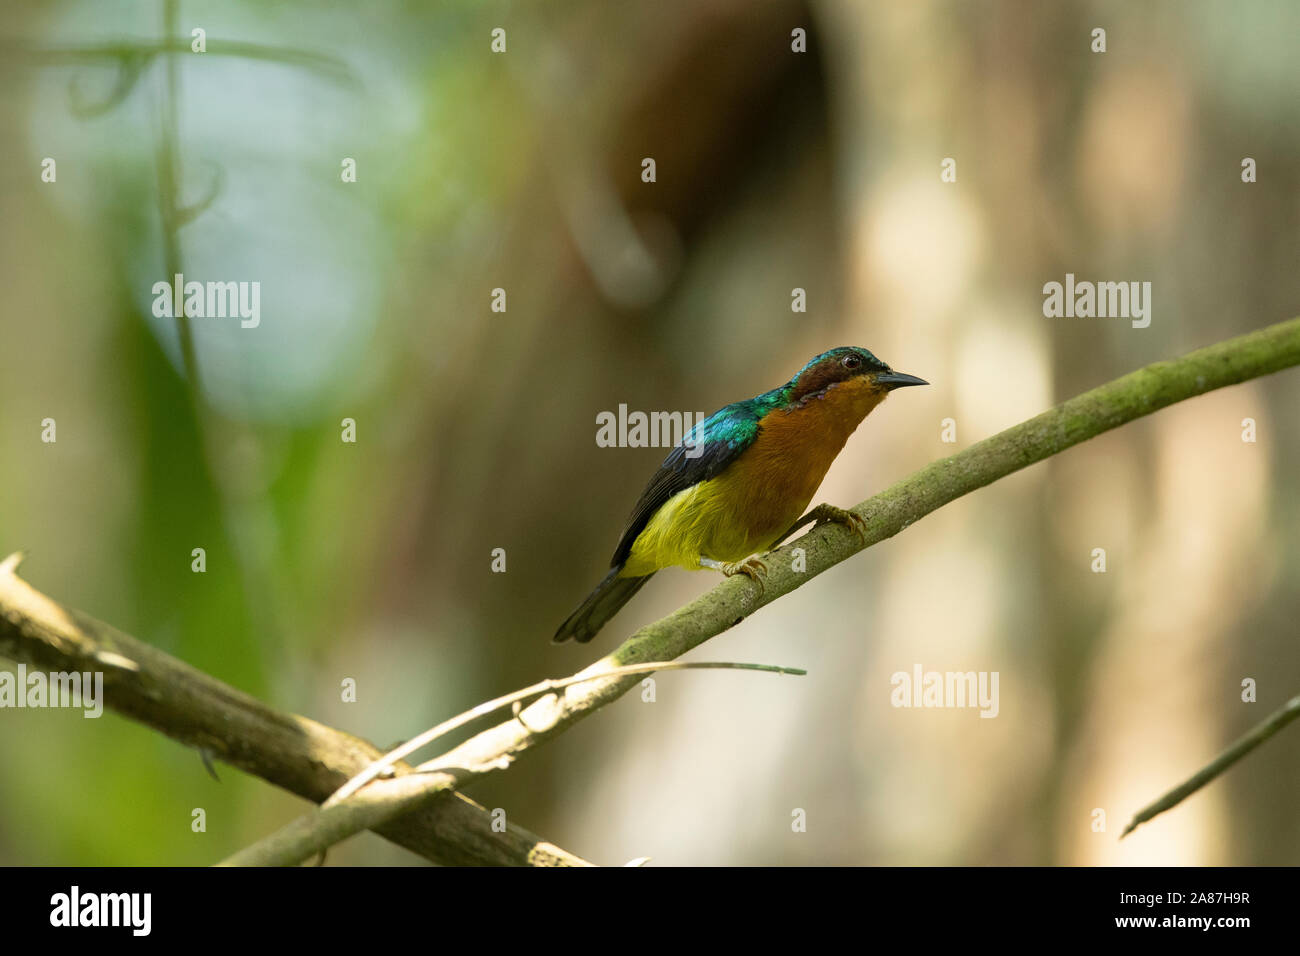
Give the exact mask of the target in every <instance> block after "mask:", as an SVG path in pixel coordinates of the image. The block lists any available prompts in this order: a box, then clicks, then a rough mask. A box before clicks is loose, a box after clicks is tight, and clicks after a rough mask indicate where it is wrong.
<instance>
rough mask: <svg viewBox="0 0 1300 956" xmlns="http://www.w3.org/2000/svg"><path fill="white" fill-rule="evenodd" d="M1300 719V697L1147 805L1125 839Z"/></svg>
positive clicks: (1126, 832)
mask: <svg viewBox="0 0 1300 956" xmlns="http://www.w3.org/2000/svg"><path fill="white" fill-rule="evenodd" d="M1297 717H1300V697H1292V698H1291V699H1290V700H1289V701H1287V702H1286V703H1285V704H1283V705H1282V707H1281V708H1280V709H1278V710H1275V711H1274V712H1273V713H1271V714H1269V715H1268V717H1267V718H1265V720H1264V721H1263V722H1262V723H1259V724H1256V725H1255V726H1254V727H1252V728H1251V729H1250V730H1248V731H1247V732H1246V734H1245V735H1244V736H1243V737H1241V738H1240V739H1239V740H1237V742H1236V743H1234V744H1233V745H1232V746H1231V747H1229V748H1228V749H1227V750H1225V751H1224V752H1223V753H1221V754H1219V756H1217V757H1215V758H1214V759H1213V760H1211V761H1210V762H1209V763H1208V764H1206V765H1205V766H1204V767H1202V768H1201V769H1200V770H1198V771H1197V772H1196V773H1194V774H1192V775H1191V776H1190V777H1188V778H1187V779H1186V780H1184V781H1183V782H1182V783H1180V784H1179V785H1178V786H1176V787H1174V789H1172V790H1170V791H1169V792H1168V793H1166V794H1165V795H1164V796H1162V797H1160V798H1158V799H1157V800H1155V801H1154V802H1153V803H1150V804H1147V806H1145V807H1143V808H1142V809H1141V810H1139V811H1138V812H1137V813H1136V814H1135V815H1134V816H1133V819H1132V820H1130V821H1129V825H1128V826H1126V827H1125V828H1124V832H1123V833H1121V834H1120V835H1119V838H1120V839H1121V840H1122V839H1124V838H1125V837H1126V836H1128V835H1129V834H1130V833H1132V832H1133V831H1134V830H1136V829H1137V828H1138V827H1140V826H1141V825H1142V824H1144V823H1146V822H1147V821H1148V820H1150V819H1151V818H1152V817H1154V816H1157V815H1158V814H1161V813H1164V812H1165V811H1166V810H1168V809H1170V808H1171V807H1176V806H1178V804H1180V803H1182V802H1183V801H1184V800H1186V799H1187V798H1188V797H1190V796H1191V795H1192V794H1194V793H1195V792H1196V791H1197V790H1200V789H1201V787H1203V786H1205V785H1206V784H1207V783H1209V782H1210V781H1211V780H1213V779H1214V778H1215V777H1217V776H1218V775H1219V774H1221V773H1223V772H1224V771H1225V770H1227V769H1228V768H1229V767H1231V766H1232V765H1233V764H1234V763H1236V762H1237V761H1238V760H1240V759H1241V758H1242V757H1244V756H1246V754H1248V753H1250V752H1251V751H1252V750H1254V749H1255V748H1256V747H1258V746H1259V745H1260V744H1262V743H1263V742H1264V741H1266V740H1268V738H1269V737H1272V736H1273V735H1274V734H1275V733H1277V732H1278V731H1279V730H1281V729H1282V728H1283V727H1285V726H1286V725H1287V724H1289V723H1291V721H1293V720H1295V719H1296V718H1297Z"/></svg>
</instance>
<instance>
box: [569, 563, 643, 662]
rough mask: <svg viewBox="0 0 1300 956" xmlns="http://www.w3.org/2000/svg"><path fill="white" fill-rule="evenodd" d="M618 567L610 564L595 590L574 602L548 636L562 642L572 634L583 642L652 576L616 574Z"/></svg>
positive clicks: (619, 568) (594, 634)
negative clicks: (575, 604)
mask: <svg viewBox="0 0 1300 956" xmlns="http://www.w3.org/2000/svg"><path fill="white" fill-rule="evenodd" d="M621 570H622V568H621V567H616V568H612V569H611V570H610V572H609V574H607V575H605V579H604V580H603V581H601V582H600V583H599V584H597V585H596V590H594V591H592V592H591V593H590V594H588V595H587V599H586V600H585V601H583V602H582V603H581V604H579V605H578V608H577V610H575V611H574V612H573V613H572V614H570V615H569V616H568V618H566V619H565V621H564V623H563V624H561V625H560V627H559V629H558V630H557V631H556V632H555V637H553V638H551V640H552V641H553V642H554V643H556V644H563V643H564V642H565V641H567V640H568V639H569V638H573V639H574V640H575V641H577V642H578V643H579V644H585V643H587V642H588V641H589V640H591V639H592V638H593V637H595V636H596V633H597V632H598V631H599V630H600V629H601V628H602V627H604V626H605V622H606V621H608V620H609V619H610V618H611V617H613V616H614V615H615V614H617V613H618V612H619V610H620V609H621V608H622V607H623V605H624V604H626V603H627V602H628V601H630V600H632V595H634V594H636V592H637V591H639V590H641V585H643V584H645V583H646V582H647V581H649V580H650V578H651V577H653V574H647V575H646V576H645V577H642V578H620V577H619V576H618V572H619V571H621Z"/></svg>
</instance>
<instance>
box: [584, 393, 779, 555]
mask: <svg viewBox="0 0 1300 956" xmlns="http://www.w3.org/2000/svg"><path fill="white" fill-rule="evenodd" d="M759 427H760V426H759V411H758V409H757V408H756V407H755V402H754V400H753V399H751V400H749V401H745V402H736V403H735V404H732V405H728V406H727V407H726V408H722V409H719V410H718V411H716V412H714V413H713V414H712V415H710V416H709V417H708V418H706V419H705V420H704V421H702V422H700V423H699V424H698V425H696V426H695V427H694V428H693V429H691V432H690V434H689V435H688V436H687V439H686V441H684V442H682V444H680V445H678V446H677V447H675V448H674V449H673V450H672V451H671V452H669V453H668V457H667V458H665V459H664V462H663V464H662V465H660V466H659V470H658V471H657V472H655V474H654V477H652V478H651V479H650V483H649V484H647V485H646V486H645V491H643V492H641V497H640V499H639V500H638V501H637V503H636V506H635V507H634V508H633V509H632V517H631V518H630V519H629V520H628V524H627V530H626V531H624V532H623V538H622V540H620V541H619V543H618V548H616V549H615V551H614V557H613V559H612V560H611V561H610V567H615V568H617V567H620V566H622V564H623V563H624V562H625V561H627V558H628V555H629V554H631V552H632V544H633V542H635V541H636V539H637V535H639V534H640V533H641V532H642V531H644V530H645V526H646V524H648V523H649V521H650V519H651V518H653V517H654V514H655V512H656V511H658V510H659V509H660V508H661V507H663V504H664V502H666V501H667V500H668V499H669V498H671V497H672V496H673V495H675V494H677V493H678V492H681V491H685V490H686V489H687V488H690V487H691V486H692V485H697V484H699V483H700V482H701V481H708V480H709V479H710V478H713V477H715V476H717V475H718V474H720V473H721V472H722V470H723V469H724V468H726V467H727V466H728V465H730V464H731V463H732V462H733V461H735V460H736V459H737V458H738V457H739V456H740V453H741V452H743V451H744V450H745V449H746V448H748V447H749V446H750V445H751V444H753V442H754V439H755V438H756V437H757V436H758V431H759ZM688 450H689V451H690V452H692V453H693V454H691V455H688V454H687V451H688Z"/></svg>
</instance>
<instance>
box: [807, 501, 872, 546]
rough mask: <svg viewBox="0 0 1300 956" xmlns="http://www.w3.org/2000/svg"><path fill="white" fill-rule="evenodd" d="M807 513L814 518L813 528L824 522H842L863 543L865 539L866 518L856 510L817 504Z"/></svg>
mask: <svg viewBox="0 0 1300 956" xmlns="http://www.w3.org/2000/svg"><path fill="white" fill-rule="evenodd" d="M808 514H809V515H810V516H811V517H813V518H814V519H816V523H815V524H814V525H813V527H814V528H820V527H821V526H822V525H824V524H831V523H832V522H833V523H835V524H842V525H844V526H845V527H846V528H848V529H849V530H850V531H852V532H853V533H854V534H855V535H856V536H857V539H858V541H860V542H862V543H863V544H865V543H866V541H867V519H866V518H864V517H862V515H860V514H858V513H857V512H856V511H849V510H847V509H845V508H837V507H835V505H818V506H817V507H816V508H814V509H813V510H812V511H810V512H808Z"/></svg>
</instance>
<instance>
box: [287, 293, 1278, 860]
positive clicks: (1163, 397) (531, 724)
mask: <svg viewBox="0 0 1300 956" xmlns="http://www.w3.org/2000/svg"><path fill="white" fill-rule="evenodd" d="M1295 365H1300V318H1294V319H1290V320H1288V321H1286V322H1281V323H1279V324H1277V325H1272V326H1269V327H1268V328H1264V329H1260V330H1259V331H1257V332H1251V333H1249V334H1246V335H1241V336H1238V337H1236V338H1233V339H1228V340H1227V341H1224V342H1220V343H1218V344H1216V345H1211V346H1209V347H1207V348H1203V349H1199V350H1197V351H1195V352H1191V353H1189V354H1188V355H1185V356H1183V357H1181V358H1178V359H1174V360H1172V361H1166V362H1156V363H1155V364H1152V365H1148V366H1146V367H1145V368H1142V369H1139V370H1137V371H1136V372H1132V373H1130V374H1128V375H1125V376H1123V377H1121V378H1118V379H1115V380H1114V381H1111V382H1108V383H1107V384H1105V385H1102V386H1099V387H1098V388H1094V389H1092V390H1091V391H1088V392H1084V393H1083V394H1082V395H1078V396H1076V397H1075V398H1072V399H1070V400H1069V401H1067V402H1064V403H1063V404H1061V405H1058V406H1056V407H1055V408H1053V409H1051V410H1049V411H1046V412H1043V413H1042V414H1041V415H1037V416H1035V417H1034V418H1031V419H1029V420H1028V421H1026V422H1022V423H1021V424H1019V425H1016V426H1014V427H1012V428H1008V429H1007V430H1005V431H1002V432H999V433H998V434H996V435H994V436H992V437H991V438H986V439H984V440H983V441H981V442H978V443H977V444H975V445H972V446H971V447H969V448H966V449H964V450H963V451H960V452H958V453H957V454H955V455H952V456H950V457H948V458H944V459H941V460H939V461H936V462H934V463H933V464H931V465H929V466H927V467H926V468H923V469H922V470H921V471H919V472H917V473H916V474H914V475H912V476H911V477H909V478H906V479H904V480H902V481H900V482H898V483H897V484H895V485H893V486H892V487H891V488H889V489H887V490H886V491H883V492H881V493H880V494H878V495H876V496H875V497H873V498H869V499H867V500H866V501H864V502H861V503H860V504H858V505H857V506H856V507H855V508H853V509H852V510H854V511H855V512H857V513H858V514H859V515H860V516H861V517H862V518H863V519H864V520H865V521H866V533H865V536H863V537H859V536H857V535H856V534H854V533H853V532H852V531H850V530H848V529H847V528H845V527H843V526H841V525H824V526H822V527H820V528H814V529H813V530H812V531H810V532H808V533H807V534H805V535H804V536H802V537H800V538H798V539H796V540H795V541H792V542H791V543H789V544H786V545H784V546H783V547H781V548H778V549H776V550H775V551H773V552H771V553H770V554H769V555H767V556H766V557H765V559H764V560H765V563H766V564H767V567H768V574H767V576H766V577H765V579H764V583H763V587H762V589H761V590H760V589H759V587H758V586H757V585H756V584H755V583H753V582H752V581H750V580H749V579H748V578H746V577H744V576H740V575H737V576H736V577H732V578H728V579H727V580H725V581H723V582H721V583H719V584H718V585H717V586H716V587H714V588H713V589H712V590H710V591H709V592H708V593H706V594H704V595H702V596H700V597H699V598H697V599H696V600H694V601H692V602H691V603H689V604H687V605H685V606H684V607H681V608H679V609H678V610H676V611H674V612H673V613H672V614H669V615H668V616H667V617H665V618H663V619H661V620H659V621H656V622H655V623H653V624H649V625H647V626H645V627H643V628H641V629H640V630H638V631H637V632H636V633H634V634H633V635H632V636H631V637H630V638H628V639H627V640H626V641H624V642H623V644H622V645H620V646H619V647H618V648H617V649H616V650H614V651H613V652H612V653H610V654H609V655H607V656H606V657H604V658H602V659H601V660H599V661H597V662H596V663H594V664H592V665H591V666H590V667H587V668H586V669H585V670H583V671H580V672H579V673H578V674H577V675H575V676H580V677H587V676H590V675H593V674H595V675H599V674H601V673H603V672H605V671H609V670H611V669H613V668H616V667H626V666H629V665H633V664H643V663H648V662H652V661H663V660H672V659H674V658H676V657H680V656H681V655H682V654H685V653H686V652H687V651H690V650H692V649H693V648H696V647H698V646H699V645H700V644H702V643H704V642H705V641H707V640H708V639H709V638H711V637H714V636H716V635H718V634H720V633H722V632H723V631H725V630H728V629H729V628H731V627H734V626H735V625H737V624H739V623H740V622H741V621H743V620H744V619H745V618H746V617H748V616H749V615H750V614H753V613H754V612H755V611H756V610H758V609H759V608H760V607H763V606H765V605H767V604H770V603H772V602H773V601H775V600H777V599H778V598H780V597H781V596H783V595H785V594H789V593H790V592H791V591H793V590H795V589H796V588H798V587H801V586H802V585H804V584H807V583H808V582H809V581H811V580H812V579H813V578H814V577H816V576H817V575H819V574H821V573H822V572H823V571H826V570H827V569H829V568H831V567H833V566H834V565H836V564H839V563H840V562H841V561H844V560H847V559H848V558H850V557H852V556H853V555H854V554H856V553H858V552H859V551H861V550H863V549H865V548H868V547H870V546H871V545H873V544H877V543H879V542H881V541H884V540H885V539H886V538H891V537H893V536H894V535H896V534H898V533H899V532H900V531H902V530H903V529H904V528H906V527H908V526H909V525H911V524H914V523H915V522H917V521H919V520H920V519H921V518H923V517H925V516H926V515H927V514H929V513H930V512H932V511H935V510H936V509H938V508H940V507H942V506H943V505H945V504H947V503H948V502H950V501H953V500H955V499H957V498H960V497H961V496H962V495H965V494H968V493H970V492H972V491H974V490H976V489H977V488H982V487H984V486H985V485H988V484H991V483H992V482H994V481H997V480H998V479H999V478H1004V477H1006V476H1007V475H1009V474H1011V473H1013V472H1016V471H1019V470H1020V469H1022V468H1025V467H1027V466H1029V465H1032V464H1034V463H1036V462H1039V461H1042V460H1043V459H1045V458H1049V457H1051V456H1052V455H1056V454H1059V453H1060V452H1062V451H1065V450H1066V449H1067V448H1071V447H1073V446H1074V445H1078V444H1080V443H1081V442H1084V441H1087V440H1088V439H1089V438H1094V437H1096V436H1097V435H1100V434H1102V433H1103V432H1106V431H1110V430H1111V429H1113V428H1118V427H1119V426H1120V425H1124V424H1127V423H1128V422H1131V421H1133V420H1135V419H1138V418H1141V417H1143V416H1144V415H1149V414H1151V413H1152V412H1156V411H1159V410H1160V409H1162V408H1166V407H1168V406H1169V405H1173V404H1174V403H1176V402H1180V401H1184V400H1186V399H1189V398H1194V397H1196V396H1197V395H1202V394H1204V393H1205V392H1210V391H1214V390H1215V389H1219V388H1224V387H1226V386H1229V385H1236V384H1239V383H1241V382H1244V381H1247V380H1249V379H1252V378H1258V377H1260V376H1263V375H1269V374H1271V373H1273V372H1277V371H1280V370H1282V369H1285V368H1291V367H1293V366H1295ZM795 548H802V549H803V550H804V552H805V554H804V563H805V566H806V570H804V571H795V570H794V569H793V566H794V554H793V552H794V549H795ZM539 635H540V631H539ZM539 639H540V636H539ZM640 680H641V677H640V676H637V675H633V676H626V675H624V676H608V677H598V678H597V679H595V680H589V681H584V682H583V683H580V684H574V685H571V686H569V687H566V688H565V689H564V690H563V692H562V693H556V694H553V695H550V696H547V697H544V698H542V699H541V700H539V701H537V702H536V703H534V704H532V705H531V706H529V707H527V708H526V709H524V710H523V711H522V712H521V713H520V714H519V715H518V718H516V719H511V720H507V721H503V722H502V723H499V724H497V725H495V726H493V727H490V728H488V729H486V730H484V731H482V732H480V733H479V734H477V735H475V736H474V737H471V738H470V739H469V740H467V741H465V742H464V743H462V744H461V745H460V746H458V747H456V748H454V749H452V750H450V751H448V752H447V753H445V754H443V755H441V756H439V757H436V758H434V759H432V760H429V761H427V762H425V763H423V764H421V765H420V766H419V768H418V769H419V770H420V771H421V772H422V773H423V774H424V775H425V776H424V780H423V783H421V782H419V778H415V779H412V778H401V783H402V785H401V787H400V788H394V792H393V793H392V799H391V801H390V802H388V805H387V806H386V807H381V806H377V805H376V804H377V802H378V801H374V800H368V801H367V803H368V810H369V813H368V814H367V815H365V818H367V819H369V820H371V821H374V820H390V819H392V818H394V817H396V816H399V815H400V814H402V813H405V812H408V811H409V810H410V808H412V807H416V806H419V805H421V804H422V802H423V801H425V800H427V799H429V797H430V796H431V795H433V794H437V793H441V792H444V791H447V790H451V789H454V788H458V787H462V786H464V785H465V784H467V783H469V782H471V781H472V780H473V779H475V778H476V777H479V776H482V775H484V774H487V773H490V772H492V771H494V770H501V769H505V768H506V767H508V766H509V765H510V763H511V762H512V761H513V760H514V758H515V757H517V756H519V755H520V754H522V753H524V752H525V751H527V750H530V749H532V748H533V747H536V746H537V745H538V744H540V743H543V742H545V741H547V740H549V739H551V738H552V737H554V736H556V735H557V734H560V733H562V732H563V731H564V730H566V729H567V728H568V727H569V726H571V725H572V724H574V723H576V722H577V721H578V720H581V719H582V718H583V717H586V716H587V715H589V714H591V713H593V712H594V711H596V710H598V709H599V708H601V707H603V706H605V705H606V704H608V703H610V702H612V701H614V700H617V699H618V698H619V697H621V696H622V695H623V694H625V693H626V692H627V691H628V690H630V689H631V688H633V687H635V686H636V685H637V683H638V682H639V681H640ZM391 783H394V781H376V782H375V783H372V784H370V785H369V786H368V787H367V788H363V789H362V790H361V791H360V792H359V793H357V794H355V795H354V796H352V797H350V798H349V799H348V800H345V801H343V802H341V803H337V804H334V805H333V806H331V807H330V808H329V809H328V810H327V811H318V812H317V814H316V815H315V816H307V817H304V818H302V819H300V820H299V821H295V823H294V824H291V826H290V828H286V831H282V833H281V834H280V836H284V837H289V836H290V833H289V832H288V831H290V830H291V831H292V838H290V839H285V840H283V841H281V842H280V843H279V849H280V850H281V851H283V852H284V853H285V855H284V856H282V857H280V858H274V859H273V862H277V863H291V862H301V861H303V860H307V859H310V858H311V856H313V855H314V854H315V853H318V852H319V851H320V849H321V848H322V847H323V846H324V845H328V844H327V843H324V842H323V841H322V840H320V839H317V838H318V837H320V835H321V833H323V828H325V827H326V826H328V827H331V828H335V832H338V831H339V821H340V819H341V818H343V817H345V816H347V815H348V813H349V810H348V806H349V804H350V803H351V802H352V801H354V800H357V799H358V798H361V797H364V795H365V793H366V790H367V789H369V788H370V787H375V786H380V785H387V784H391ZM355 819H356V821H357V822H359V821H361V820H362V819H363V816H362V815H357V816H356V818H355ZM318 827H320V828H321V829H318ZM341 829H342V830H346V827H343V828H341ZM344 835H346V832H345V833H344Z"/></svg>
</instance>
